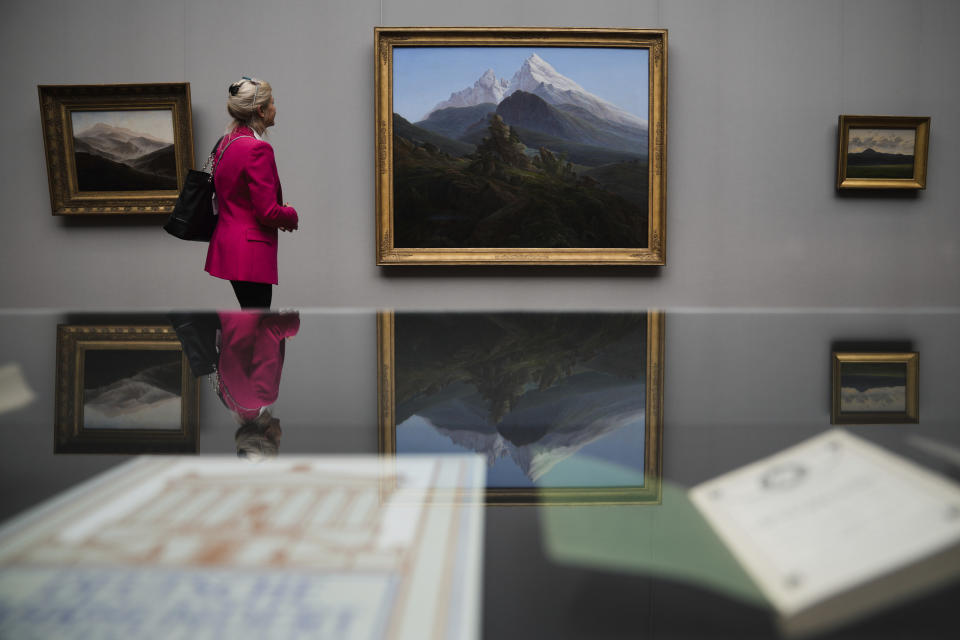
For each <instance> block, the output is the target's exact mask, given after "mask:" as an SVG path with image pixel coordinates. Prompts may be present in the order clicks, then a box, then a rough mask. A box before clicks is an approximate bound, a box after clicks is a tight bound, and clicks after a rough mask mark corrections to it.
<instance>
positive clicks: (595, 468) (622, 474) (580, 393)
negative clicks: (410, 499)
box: [377, 311, 663, 504]
mask: <svg viewBox="0 0 960 640" xmlns="http://www.w3.org/2000/svg"><path fill="white" fill-rule="evenodd" d="M377 320H378V322H377V325H378V330H379V337H378V347H379V349H378V350H379V410H380V452H381V454H383V455H384V456H385V457H387V459H388V460H389V459H391V458H393V457H395V456H404V455H411V454H412V455H418V454H419V455H424V454H430V455H437V454H461V455H462V454H479V455H482V456H483V457H484V459H485V460H486V464H487V480H486V501H487V502H488V503H491V504H656V503H659V502H660V497H661V477H660V460H661V442H662V429H663V420H662V411H661V407H662V402H663V386H662V382H663V374H662V372H663V368H662V364H661V363H662V360H663V313H661V312H657V311H649V312H643V313H636V312H630V313H541V312H538V313H409V312H396V313H394V312H384V313H381V314H380V315H379V316H378V319H377ZM443 489H444V490H445V491H452V490H453V489H452V488H451V487H446V488H443Z"/></svg>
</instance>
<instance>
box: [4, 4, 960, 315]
mask: <svg viewBox="0 0 960 640" xmlns="http://www.w3.org/2000/svg"><path fill="white" fill-rule="evenodd" d="M376 25H392V26H398V25H400V26H407V25H515V26H524V25H527V26H634V27H665V28H667V29H669V31H670V49H669V111H668V114H669V115H668V123H669V139H668V216H667V229H668V233H667V256H668V263H667V266H666V267H665V268H652V269H547V268H540V269H531V268H527V269H507V268H471V269H452V268H440V269H438V268H419V269H417V268H413V269H411V268H406V269H396V268H395V269H392V270H386V269H382V268H377V267H376V266H374V254H373V249H374V201H373V186H374V183H373V144H374V139H373V122H372V121H373V77H372V76H373V27H374V26H376ZM958 31H960V3H957V2H955V0H877V1H869V0H844V1H839V2H838V1H835V0H816V1H809V2H788V1H787V0H776V1H774V0H727V1H722V2H721V1H716V0H659V1H656V0H594V2H590V3H582V2H556V1H551V0H487V1H486V2H462V3H460V2H450V1H447V0H350V1H348V0H342V1H334V0H329V1H325V2H309V1H306V0H303V1H296V2H295V1H286V0H277V1H274V2H267V3H265V2H263V1H262V0H239V1H232V2H226V1H225V0H194V1H188V0H178V1H171V2H163V3H158V2H153V1H152V0H97V1H90V2H82V3H81V2H70V1H68V0H7V1H6V2H4V20H3V21H2V25H0V36H2V37H0V56H2V59H3V60H5V61H6V62H5V70H4V85H5V87H6V88H7V91H6V96H7V100H6V101H5V102H6V110H5V112H6V120H5V127H4V129H5V131H4V138H5V139H4V147H5V149H6V150H7V151H6V153H4V154H3V159H2V161H0V162H2V171H0V175H2V193H3V194H4V203H3V207H2V213H0V215H2V216H3V222H4V224H3V230H4V232H3V233H2V234H0V255H2V256H3V269H0V296H2V303H0V304H2V306H4V307H7V308H12V307H66V308H88V309H103V308H122V307H137V308H146V307H154V308H164V307H171V306H176V307H188V306H203V307H217V306H232V305H234V304H235V302H234V300H233V296H232V293H231V291H230V289H229V286H228V285H226V283H224V282H221V281H218V280H216V279H213V278H211V277H209V276H207V275H206V274H205V273H204V272H203V270H202V267H203V260H204V247H203V246H202V245H200V244H196V243H184V242H178V241H175V240H173V239H172V238H170V237H168V236H166V235H165V234H164V233H163V232H162V231H161V230H160V229H159V224H157V225H142V224H140V225H130V224H122V223H121V222H119V221H117V220H106V221H103V220H101V221H76V220H67V219H63V218H59V217H56V218H55V217H53V216H51V215H50V203H49V194H48V188H47V176H46V166H45V160H44V155H43V143H42V132H41V127H40V118H39V112H38V104H37V93H36V85H37V84H57V83H64V84H69V83H76V84H87V83H112V82H153V81H163V82H178V81H188V82H190V83H191V89H192V92H193V116H194V134H195V140H196V147H197V148H198V150H199V154H200V155H201V156H202V155H203V154H204V152H205V150H206V149H207V147H208V146H209V145H210V144H211V143H212V142H213V141H214V140H215V139H216V137H217V135H218V133H219V132H220V130H221V129H222V127H223V126H224V124H225V113H224V97H225V93H226V87H227V85H228V84H229V82H231V81H232V80H235V79H236V78H237V77H239V76H241V75H245V74H246V75H257V76H260V77H263V78H266V79H269V80H270V81H271V83H272V84H273V85H274V88H275V94H276V96H277V102H278V108H279V114H278V124H277V126H276V128H275V129H274V130H273V131H272V132H271V139H272V142H273V144H274V146H275V148H276V152H277V159H278V165H279V169H280V174H281V176H282V178H283V182H284V194H285V197H286V198H287V199H289V200H290V201H291V202H292V203H293V204H294V205H295V206H296V207H297V208H298V210H299V211H300V214H301V220H302V225H301V230H300V231H299V232H298V233H296V234H294V235H292V236H284V238H283V242H282V244H283V246H282V250H281V255H280V273H281V276H280V277H281V286H280V287H279V289H278V290H277V292H276V294H275V297H274V301H275V306H279V307H294V306H296V307H301V308H303V307H320V306H324V307H327V306H352V307H376V306H393V307H399V308H409V307H418V306H427V307H438V306H445V307H469V308H476V307H524V308H530V307H558V308H559V307H607V308H613V307H629V306H648V305H657V306H663V307H670V306H690V305H703V306H773V307H780V306H818V307H819V306H823V307H833V306H848V307H849V306H852V307H860V306H917V305H920V306H935V307H943V306H955V305H957V304H958V303H960V216H958V215H957V190H956V186H955V185H956V182H955V181H956V176H957V175H958V174H960V154H958V153H957V152H956V149H957V148H958V147H960V124H958V121H957V118H956V114H957V105H958V104H960V84H958V83H957V69H958V68H960V44H958V41H957V39H956V37H955V36H956V33H957V32H958ZM841 113H848V114H896V115H926V116H931V117H932V127H931V144H930V155H929V173H928V188H927V190H926V191H924V192H921V193H919V194H916V195H915V196H914V195H908V196H906V197H895V196H883V197H878V196H866V197H863V196H861V197H839V196H838V195H837V194H836V192H835V190H834V188H833V183H834V174H835V159H834V158H835V149H836V120H837V116H838V115H839V114H841Z"/></svg>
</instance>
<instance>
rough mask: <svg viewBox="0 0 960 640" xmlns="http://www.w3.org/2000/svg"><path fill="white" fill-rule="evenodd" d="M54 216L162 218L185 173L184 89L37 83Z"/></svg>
mask: <svg viewBox="0 0 960 640" xmlns="http://www.w3.org/2000/svg"><path fill="white" fill-rule="evenodd" d="M38 90H39V92H40V112H41V116H42V118H43V144H44V148H45V150H46V156H47V176H48V178H49V182H50V204H51V208H52V210H53V214H54V215H93V214H96V215H104V214H108V215H124V214H169V213H170V212H171V211H172V210H173V205H174V203H175V202H176V201H177V196H178V191H179V189H180V185H181V184H183V181H184V179H185V178H186V175H187V172H188V171H189V170H190V169H191V168H192V167H193V124H192V118H191V112H190V85H189V84H188V83H185V82H178V83H167V84H105V85H41V86H40V87H38Z"/></svg>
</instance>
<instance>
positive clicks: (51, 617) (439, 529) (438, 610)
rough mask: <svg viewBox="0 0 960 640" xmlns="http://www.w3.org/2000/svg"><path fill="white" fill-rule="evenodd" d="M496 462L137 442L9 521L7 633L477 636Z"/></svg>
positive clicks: (4, 556)
mask: <svg viewBox="0 0 960 640" xmlns="http://www.w3.org/2000/svg"><path fill="white" fill-rule="evenodd" d="M484 473H485V468H484V465H483V461H482V459H481V458H480V457H479V456H469V457H468V456H446V457H436V458H429V457H410V458H402V459H400V460H397V461H390V462H385V461H381V460H380V459H378V458H376V457H326V458H325V457H312V458H308V457H302V458H295V457H289V458H282V459H280V460H276V461H271V462H269V463H265V464H262V465H251V464H249V463H248V462H246V461H242V460H237V459H236V458H233V459H231V458H204V457H180V458H173V457H168V458H149V457H144V458H141V459H138V460H135V461H134V462H132V463H130V464H128V465H124V466H122V467H120V468H119V469H116V470H113V471H111V472H108V473H106V474H102V475H101V476H99V477H97V478H94V479H93V480H91V481H90V482H88V483H85V484H84V485H81V486H80V487H78V488H76V489H73V490H71V491H69V492H67V493H65V494H62V495H61V496H59V497H58V498H55V499H54V500H52V501H50V502H49V503H47V504H45V505H42V506H41V507H39V508H37V509H35V510H34V511H32V512H30V513H28V514H27V515H25V516H23V517H21V518H18V519H16V520H15V521H13V522H11V523H9V524H7V525H5V526H4V527H3V528H2V529H0V637H4V638H6V637H10V638H14V637H16V638H93V637H116V638H134V637H135V638H164V639H165V640H166V639H169V638H181V637H182V638H193V639H196V638H224V637H229V638H258V639H259V638H301V637H302V638H316V637H323V638H342V639H345V640H354V639H357V640H368V639H369V640H372V639H376V638H385V637H389V638H398V639H409V640H423V639H441V638H451V639H452V638H456V639H459V638H474V637H476V636H477V635H478V631H479V604H480V569H481V558H480V554H481V549H482V538H481V537H482V532H483V528H482V516H483V511H482V499H481V498H482V492H483V490H484V486H485V479H484ZM438 485H441V486H444V487H450V486H453V487H457V488H458V489H459V490H460V495H461V498H462V499H456V498H455V499H453V500H450V499H446V500H444V501H443V503H438V501H437V500H436V498H435V495H436V487H437V486H438Z"/></svg>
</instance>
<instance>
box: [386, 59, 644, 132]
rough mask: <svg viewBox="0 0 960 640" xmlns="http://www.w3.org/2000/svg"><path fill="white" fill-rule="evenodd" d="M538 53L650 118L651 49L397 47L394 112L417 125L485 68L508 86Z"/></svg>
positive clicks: (610, 98)
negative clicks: (649, 67)
mask: <svg viewBox="0 0 960 640" xmlns="http://www.w3.org/2000/svg"><path fill="white" fill-rule="evenodd" d="M532 53H536V54H537V55H538V56H540V57H541V58H543V59H544V60H546V61H547V62H548V63H550V65H551V66H553V68H554V69H556V70H557V72H558V73H561V74H563V75H565V76H566V77H568V78H570V79H571V80H573V81H574V82H576V83H577V84H579V85H580V86H581V87H583V88H584V89H586V90H587V91H589V92H590V93H592V94H594V95H596V96H598V97H600V98H603V99H604V100H607V101H608V102H612V103H613V104H615V105H616V106H618V107H620V108H621V109H624V110H625V111H628V112H630V113H632V114H634V115H636V116H638V117H640V118H643V119H644V120H646V119H647V115H648V114H647V67H648V65H647V55H648V54H647V50H646V49H615V48H602V47H589V48H584V47H439V48H438V47H395V48H394V50H393V110H394V112H395V113H398V114H400V115H401V116H403V117H404V118H406V119H407V120H409V121H410V122H417V121H419V120H422V119H423V117H424V116H425V115H426V114H427V112H429V111H430V110H431V109H433V107H434V106H435V105H436V104H437V103H438V102H441V101H443V100H446V99H447V98H449V97H450V94H451V93H453V92H455V91H460V90H462V89H465V88H467V87H472V86H473V83H474V82H476V81H477V80H478V79H479V78H480V76H481V75H483V73H484V72H485V71H486V70H487V69H493V72H494V73H495V74H496V75H497V78H506V80H507V81H508V82H509V81H510V79H511V78H513V74H514V73H516V71H517V70H519V69H520V67H521V66H522V65H523V61H524V60H526V59H527V58H528V57H529V56H530V54H532Z"/></svg>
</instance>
